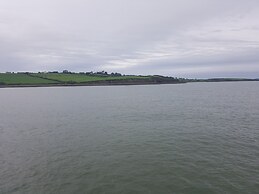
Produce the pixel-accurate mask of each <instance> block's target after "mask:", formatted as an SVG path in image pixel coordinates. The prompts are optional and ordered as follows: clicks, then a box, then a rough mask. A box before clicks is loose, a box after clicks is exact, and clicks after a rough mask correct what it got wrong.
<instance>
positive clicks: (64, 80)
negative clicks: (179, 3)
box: [0, 73, 150, 85]
mask: <svg viewBox="0 0 259 194" xmlns="http://www.w3.org/2000/svg"><path fill="white" fill-rule="evenodd" d="M149 78H150V77H148V76H101V75H100V76H98V75H86V74H78V73H76V74H63V73H29V74H25V73H24V74H16V73H6V74H5V73H0V85H37V84H80V83H89V82H96V81H108V80H118V81H119V80H124V81H125V80H141V79H142V80H146V79H149Z"/></svg>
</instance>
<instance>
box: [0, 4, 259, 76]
mask: <svg viewBox="0 0 259 194" xmlns="http://www.w3.org/2000/svg"><path fill="white" fill-rule="evenodd" d="M258 18H259V1H257V0H249V1H246V0H226V1H224V2H223V1H218V0H195V1H194V0H193V1H190V0H160V1H157V0H138V1H135V0H134V1H128V0H105V1H104V0H44V1H40V0H23V1H20V0H9V1H5V0H0V71H1V72H4V71H44V70H63V69H69V70H72V71H91V70H94V71H95V70H106V71H110V72H111V71H118V72H122V73H125V74H163V75H170V76H180V77H259V54H258V53H259V36H258V34H259V20H258Z"/></svg>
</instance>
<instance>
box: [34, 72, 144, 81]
mask: <svg viewBox="0 0 259 194" xmlns="http://www.w3.org/2000/svg"><path fill="white" fill-rule="evenodd" d="M35 75H36V76H39V77H42V78H47V79H50V80H56V81H60V82H68V83H69V82H75V83H86V82H93V81H106V80H127V79H148V78H149V77H144V76H97V75H85V74H62V73H40V74H35Z"/></svg>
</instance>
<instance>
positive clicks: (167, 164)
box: [0, 82, 259, 194]
mask: <svg viewBox="0 0 259 194" xmlns="http://www.w3.org/2000/svg"><path fill="white" fill-rule="evenodd" d="M258 97H259V83H258V82H233V83H193V84H180V85H154V86H108V87H101V86H100V87H66V88H62V87H60V88H16V89H14V88H13V89H1V90H0V193H1V194H5V193H8V194H9V193H19V194H20V193H21V194H23V193H24V194H30V193H32V194H35V193H37V194H38V193H39V194H41V193H42V194H49V193H62V194H66V193H159V194H163V193H165V194H168V193H198V194H201V193H220V194H221V193H235V194H236V193H251V194H254V193H258V192H259V98H258Z"/></svg>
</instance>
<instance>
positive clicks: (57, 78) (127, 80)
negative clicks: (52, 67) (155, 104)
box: [0, 71, 259, 88]
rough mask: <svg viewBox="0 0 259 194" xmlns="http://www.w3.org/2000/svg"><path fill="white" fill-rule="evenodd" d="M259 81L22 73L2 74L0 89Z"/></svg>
mask: <svg viewBox="0 0 259 194" xmlns="http://www.w3.org/2000/svg"><path fill="white" fill-rule="evenodd" d="M233 81H259V79H243V78H212V79H184V78H175V77H166V76H160V75H150V76H141V75H121V74H120V73H111V74H108V73H107V72H96V73H93V72H90V73H89V72H88V73H87V72H81V73H73V72H69V71H63V72H61V73H60V72H47V73H46V72H39V73H30V72H20V73H0V88H7V87H54V86H107V85H149V84H179V83H188V82H233Z"/></svg>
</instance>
